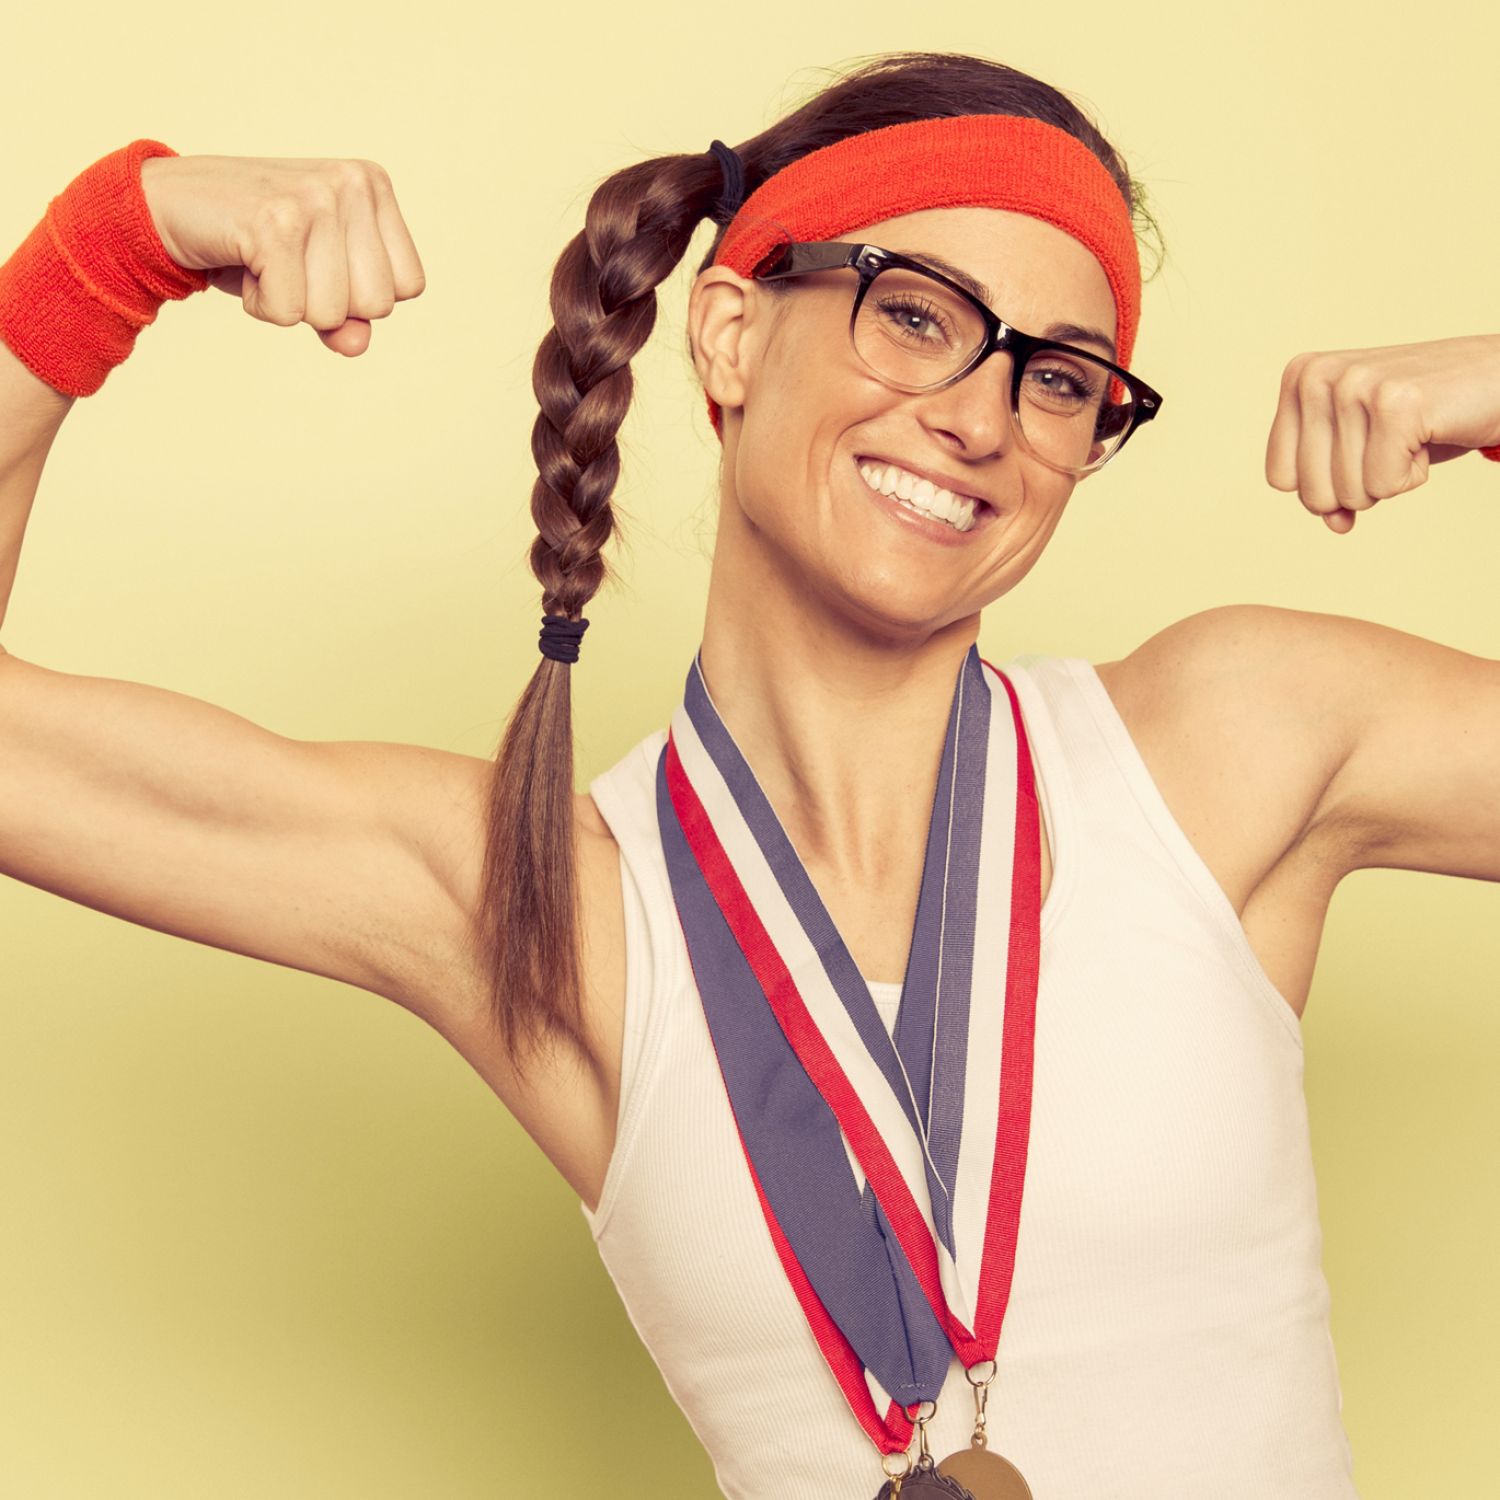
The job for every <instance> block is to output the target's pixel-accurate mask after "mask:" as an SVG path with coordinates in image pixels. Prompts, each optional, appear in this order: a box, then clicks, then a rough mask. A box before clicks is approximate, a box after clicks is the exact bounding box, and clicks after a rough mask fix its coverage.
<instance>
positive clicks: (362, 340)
mask: <svg viewBox="0 0 1500 1500" xmlns="http://www.w3.org/2000/svg"><path fill="white" fill-rule="evenodd" d="M370 333H371V328H370V325H369V323H368V322H366V320H365V319H364V318H346V319H345V320H344V321H343V322H342V323H340V324H339V326H338V327H337V328H331V329H328V330H326V331H325V330H323V329H319V330H318V337H319V338H320V339H322V340H323V342H324V343H325V344H326V345H327V346H328V347H329V348H330V349H332V350H333V352H334V353H335V354H343V355H346V356H347V357H348V358H350V359H353V358H354V356H355V355H356V354H363V353H364V352H365V350H366V349H368V348H369V347H370Z"/></svg>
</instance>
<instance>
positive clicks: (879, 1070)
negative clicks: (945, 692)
mask: <svg viewBox="0 0 1500 1500" xmlns="http://www.w3.org/2000/svg"><path fill="white" fill-rule="evenodd" d="M656 785H657V818H658V825H659V828H660V831H661V838H662V844H663V848H664V850H665V853H666V860H667V869H668V873H669V875H670V878H671V883H672V892H673V897H674V900H675V903H676V907H677V912H678V916H679V919H680V921H681V923H682V929H683V934H684V936H685V938H686V941H687V947H688V952H689V956H690V958H691V961H692V969H693V976H694V981H695V983H696V986H697V989H698V993H699V997H700V999H701V1001H702V1004H703V1009H704V1014H705V1017H706V1019H707V1021H708V1025H709V1030H710V1033H711V1035H712V1038H713V1043H714V1049H715V1052H716V1054H717V1057H718V1062H719V1067H720V1071H721V1072H722V1074H723V1077H724V1083H725V1087H726V1089H727V1092H728V1095H729V1100H730V1105H731V1108H732V1110H733V1113H734V1118H735V1123H736V1127H737V1129H738V1131H739V1134H740V1140H741V1143H742V1146H743V1148H744V1151H745V1156H746V1160H747V1162H748V1164H749V1168H750V1173H751V1177H752V1180H753V1182H754V1185H755V1189H756V1193H757V1196H758V1198H759V1201H760V1204H761V1209H762V1211H763V1213H764V1215H765V1219H766V1224H767V1227H768V1228H769V1230H770V1233H771V1237H772V1241H773V1243H774V1244H775V1247H776V1250H777V1253H778V1256H779V1257H780V1259H781V1263H782V1266H783V1268H784V1269H785V1271H786V1274H787V1276H788V1277H789V1279H790V1281H791V1283H792V1286H793V1288H794V1290H795V1292H796V1294H797V1297H798V1300H799V1302H800V1304H801V1306H802V1309H803V1312H804V1314H805V1315H806V1317H807V1319H808V1322H809V1324H810V1326H811V1328H812V1331H813V1333H814V1336H815V1337H816V1339H817V1342H818V1346H819V1348H820V1349H821V1350H822V1352H823V1355H824V1357H825V1358H826V1359H827V1361H828V1363H829V1365H830V1367H831V1368H832V1370H833V1372H834V1374H835V1376H836V1377H837V1379H838V1381H839V1385H840V1387H841V1389H842V1390H843V1391H844V1394H845V1396H846V1397H847V1399H848V1400H849V1403H850V1406H851V1408H852V1409H853V1411H854V1413H855V1415H856V1417H857V1418H858V1419H859V1421H860V1423H861V1425H862V1426H863V1427H864V1429H865V1431H866V1432H867V1433H868V1434H869V1435H870V1437H871V1438H872V1439H873V1440H874V1441H875V1443H876V1444H877V1446H879V1447H880V1448H881V1450H882V1451H883V1452H895V1451H898V1450H900V1449H904V1448H905V1447H906V1446H907V1443H908V1442H909V1440H910V1435H911V1423H910V1421H909V1420H908V1417H907V1414H906V1411H905V1408H907V1407H909V1406H913V1405H914V1404H915V1403H917V1402H920V1401H926V1400H934V1399H935V1398H936V1396H937V1394H938V1392H939V1390H940V1389H941V1387H942V1384H943V1381H944V1378H945V1377H946V1374H947V1370H948V1366H949V1364H950V1362H951V1359H952V1356H953V1355H954V1354H955V1353H956V1354H957V1355H958V1357H959V1358H960V1359H961V1360H962V1361H963V1362H964V1364H965V1365H967V1366H973V1365H974V1364H977V1363H981V1362H983V1361H986V1360H990V1359H993V1358H994V1355H995V1350H996V1348H997V1346H998V1344H999V1338H1000V1327H1001V1324H1002V1322H1003V1320H1004V1317H1005V1308H1006V1303H1007V1300H1008V1298H1009V1294H1010V1285H1011V1276H1012V1271H1013V1268H1014V1264H1015V1248H1016V1237H1017V1231H1018V1228H1019V1222H1020V1212H1021V1196H1022V1188H1023V1185H1024V1182H1025V1174H1026V1151H1027V1141H1028V1135H1029V1128H1030V1119H1031V1075H1032V1044H1033V1033H1034V1025H1035V1014H1036V984H1037V971H1038V961H1039V957H1040V934H1039V916H1040V820H1039V817H1038V810H1037V802H1036V789H1035V782H1034V779H1033V776H1032V765H1031V755H1030V747H1029V743H1028V741H1027V737H1026V730H1025V725H1024V722H1023V719H1022V716H1021V710H1020V703H1019V701H1018V699H1017V697H1016V693H1015V689H1014V687H1013V686H1012V684H1011V683H1010V681H1009V679H1008V678H1007V677H1006V676H1005V674H1004V673H1003V672H1001V671H1000V670H999V669H998V668H996V667H994V666H992V665H991V664H990V663H988V662H986V661H984V660H983V659H982V658H981V657H980V655H979V652H978V648H977V647H976V646H971V647H970V649H969V651H968V653H967V655H966V656H965V658H964V660H963V663H962V665H961V666H960V668H959V672H958V676H957V681H956V683H955V686H954V694H953V702H952V706H951V708H950V711H949V717H948V728H947V735H946V738H945V741H944V745H943V754H942V760H941V763H940V766H939V770H938V780H937V788H936V792H935V795H934V799H933V807H932V816H931V819H930V822H929V825H928V834H927V846H926V855H925V860H924V865H923V871H922V881H921V887H920V892H919V896H918V903H917V914H916V921H915V924H914V927H913V932H912V939H911V947H910V954H909V957H908V963H907V971H906V976H905V979H904V982H903V985H902V991H901V1004H900V1008H899V1011H898V1013H897V1018H896V1023H895V1026H894V1027H893V1028H892V1030H891V1031H889V1032H888V1031H887V1029H886V1027H885V1025H884V1023H883V1022H882V1020H881V1018H880V1015H879V1013H878V1012H877V1010H876V1008H875V1004H874V1000H873V999H872V997H871V994H870V990H869V987H868V985H867V984H866V982H865V980H864V978H863V977H862V975H861V974H860V972H859V969H858V967H857V966H856V964H855V963H854V960H853V958H852V957H851V956H850V953H849V950H848V948H847V947H846V946H845V944H844V941H843V939H842V937H841V936H840V935H839V932H838V930H837V928H836V927H835V926H834V923H833V920H832V918H831V917H830V916H829V913H828V911H827V909H826V908H825V906H824V905H823V902H822V900H821V899H820V898H819V896H818V893H817V891H816V889H815V888H814V886H813V883H812V881H811V879H810V878H809V876H808V874H807V871H806V869H805V867H804V866H803V864H802V861H801V859H800V858H799V857H798V855H797V852H796V850H795V848H794V847H793V846H792V842H791V840H790V838H789V837H788V836H787V833H786V830H785V829H784V828H783V826H782V824H781V821H780V819H779V818H778V817H777V815H776V812H775V810H774V808H773V807H772V806H771V803H770V801H769V800H768V798H767V797H766V795H765V793H764V792H763V791H762V789H761V786H760V784H759V782H758V781H757V780H756V777H755V774H754V772H753V771H752V769H751V767H750V765H749V763H748V762H747V761H746V759H745V757H744V755H743V754H742V753H741V751H740V749H739V747H738V746H737V745H736V744H735V742H734V739H733V737H732V736H731V735H730V733H729V730H728V729H727V727H726V726H725V724H724V722H723V720H722V719H721V718H720V716H719V713H718V711H717V709H716V708H715V707H714V704H713V701H712V699H711V697H710V695H709V692H708V687H707V684H706V682H705V681H704V677H703V671H702V661H701V653H700V655H699V656H698V657H695V658H694V661H693V665H692V668H691V670H690V671H689V673H688V677H687V685H686V690H685V693H684V696H683V701H682V703H681V704H680V705H679V706H678V708H677V709H676V711H675V712H674V714H673V716H672V722H671V727H670V730H669V733H668V737H667V743H666V746H665V748H664V749H663V751H662V755H661V759H660V761H659V762H658V765H657V783H656ZM1002 914H1003V915H1004V916H1007V917H1008V920H996V917H998V916H1002ZM882 1402H883V1403H885V1406H886V1409H885V1411H884V1413H882V1411H881V1403H882Z"/></svg>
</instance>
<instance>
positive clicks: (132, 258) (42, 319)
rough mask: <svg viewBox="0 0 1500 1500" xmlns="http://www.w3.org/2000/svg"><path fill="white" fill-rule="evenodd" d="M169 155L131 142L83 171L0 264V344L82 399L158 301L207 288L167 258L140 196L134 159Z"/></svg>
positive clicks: (126, 348) (158, 146)
mask: <svg viewBox="0 0 1500 1500" xmlns="http://www.w3.org/2000/svg"><path fill="white" fill-rule="evenodd" d="M175 155H176V153H175V152H174V151H173V150H172V148H171V147H170V146H165V145H163V144H162V143H161V142H160V141H152V140H137V141H133V142H132V143H131V144H130V145H129V146H125V147H123V148H121V149H120V150H119V151H115V152H111V153H110V155H108V156H106V157H103V158H101V159H100V160H99V161H97V162H95V163H94V164H93V165H92V166H90V167H87V168H85V170H84V171H83V172H81V173H79V175H78V176H77V177H75V178H74V179H73V181H72V182H71V183H69V184H68V186H67V187H66V188H65V189H64V190H63V191H62V192H61V193H59V194H58V195H57V197H55V198H54V199H53V200H52V201H51V202H50V203H49V204H48V205H47V211H46V213H45V214H44V215H43V217H42V219H41V221H40V222H39V223H38V224H37V225H36V227H35V228H34V229H33V230H32V231H31V233H30V234H29V235H28V236H27V237H26V239H25V240H24V241H23V242H22V244H21V246H20V248H19V249H17V251H16V253H15V254H14V255H12V256H11V258H10V259H9V260H8V261H6V262H5V264H4V265H3V266H0V338H3V339H4V341H5V342H6V343H7V344H8V345H9V346H10V348H11V349H12V351H13V352H14V353H15V354H16V356H17V358H18V359H20V360H21V362H22V363H23V364H25V365H26V366H27V368H28V369H30V370H31V371H32V373H33V374H35V375H36V376H38V378H40V379H41V380H43V381H45V382H46V383H47V384H48V385H50V386H52V387H53V388H54V389H55V390H58V391H61V392H62V393H63V394H64V395H70V396H87V395H92V394H93V393H94V392H95V391H96V390H98V389H99V387H100V386H101V385H103V383H104V380H105V378H106V376H107V375H108V374H109V372H110V370H111V369H113V368H114V366H115V365H117V364H119V363H121V362H122V361H123V360H124V359H126V358H127V357H128V356H129V355H130V353H131V350H132V349H133V347H134V344H135V338H136V335H137V333H139V331H140V330H141V329H142V328H144V327H145V326H146V325H147V324H148V323H152V322H154V321H155V319H156V315H157V313H158V311H159V310H160V308H161V306H162V304H163V303H164V302H167V301H179V300H181V299H182V298H184V297H188V296H191V295H192V293H194V292H196V291H202V290H203V289H204V288H205V287H206V286H207V285H208V278H207V277H206V276H204V275H203V273H202V272H199V271H190V270H185V269H184V268H183V267H181V266H179V265H178V264H177V263H176V262H175V261H174V260H173V259H172V258H171V256H170V255H169V254H168V253H167V250H166V247H165V246H164V245H163V243H162V240H161V236H160V235H159V234H158V233H157V231H156V226H155V224H154V223H153V222H152V219H151V214H150V211H149V209H148V208H147V206H146V200H145V195H144V193H143V192H142V190H141V181H140V177H141V163H142V162H143V161H145V160H147V159H148V158H150V157H154V156H175Z"/></svg>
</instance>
